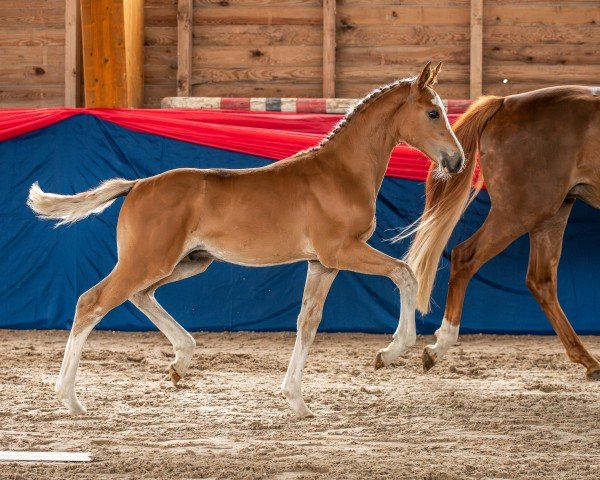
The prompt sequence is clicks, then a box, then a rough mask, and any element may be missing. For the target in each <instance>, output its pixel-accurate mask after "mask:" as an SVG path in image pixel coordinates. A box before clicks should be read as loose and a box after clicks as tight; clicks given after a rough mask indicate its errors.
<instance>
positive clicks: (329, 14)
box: [323, 0, 336, 98]
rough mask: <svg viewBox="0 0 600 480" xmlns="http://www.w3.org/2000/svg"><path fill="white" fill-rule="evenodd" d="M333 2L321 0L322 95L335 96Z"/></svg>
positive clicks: (334, 0)
mask: <svg viewBox="0 0 600 480" xmlns="http://www.w3.org/2000/svg"><path fill="white" fill-rule="evenodd" d="M335 2H336V0H323V97H324V98H335Z"/></svg>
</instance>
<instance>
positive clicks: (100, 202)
mask: <svg viewBox="0 0 600 480" xmlns="http://www.w3.org/2000/svg"><path fill="white" fill-rule="evenodd" d="M136 182H137V180H125V179H123V178H114V179H112V180H107V181H106V182H104V183H102V184H100V186H98V187H96V188H93V189H91V190H87V191H85V192H81V193H77V194H75V195H57V194H56V193H46V192H44V191H42V189H41V188H40V186H39V185H38V183H37V182H36V183H34V184H33V185H31V188H30V189H29V197H28V198H27V205H28V206H29V208H31V209H32V210H33V211H34V212H35V214H36V215H37V216H38V217H40V218H43V219H45V220H59V222H58V223H57V224H56V226H59V225H65V224H69V223H74V222H77V221H79V220H82V219H84V218H86V217H88V216H90V215H91V214H93V213H100V212H102V211H104V210H105V209H106V208H108V207H109V206H110V205H111V204H112V203H113V202H114V201H115V200H116V199H117V198H118V197H122V196H124V195H127V194H128V193H129V191H130V190H131V189H132V188H133V186H134V185H135V184H136Z"/></svg>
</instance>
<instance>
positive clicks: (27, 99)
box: [0, 84, 65, 108]
mask: <svg viewBox="0 0 600 480" xmlns="http://www.w3.org/2000/svg"><path fill="white" fill-rule="evenodd" d="M64 101H65V92H64V87H63V85H5V84H3V85H2V88H0V105H2V106H3V107H9V106H10V107H22V108H24V107H60V106H62V105H64Z"/></svg>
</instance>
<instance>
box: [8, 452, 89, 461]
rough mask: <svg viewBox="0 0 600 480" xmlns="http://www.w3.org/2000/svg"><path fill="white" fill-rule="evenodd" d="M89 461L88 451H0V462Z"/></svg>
mask: <svg viewBox="0 0 600 480" xmlns="http://www.w3.org/2000/svg"><path fill="white" fill-rule="evenodd" d="M2 461H4V462H91V461H92V454H91V453H90V452H30V451H29V452H28V451H13V452H10V451H0V462H2Z"/></svg>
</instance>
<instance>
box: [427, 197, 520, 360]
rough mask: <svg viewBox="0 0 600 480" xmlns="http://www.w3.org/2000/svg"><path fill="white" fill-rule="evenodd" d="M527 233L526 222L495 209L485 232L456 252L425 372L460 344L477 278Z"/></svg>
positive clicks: (453, 255)
mask: <svg viewBox="0 0 600 480" xmlns="http://www.w3.org/2000/svg"><path fill="white" fill-rule="evenodd" d="M526 231H527V227H526V226H525V225H524V224H523V223H522V222H518V223H517V222H514V221H513V219H512V217H511V216H510V215H505V214H503V213H501V212H499V211H498V210H495V209H494V208H492V210H491V211H490V213H489V215H488V217H487V218H486V220H485V222H484V224H483V225H482V226H481V228H480V229H479V230H478V231H477V232H476V233H475V234H474V235H473V236H472V237H471V238H469V239H468V240H466V241H464V242H463V243H461V244H460V245H458V246H457V247H455V248H454V249H453V250H452V255H451V264H450V282H449V285H448V297H447V299H446V310H445V312H444V319H443V321H442V325H441V327H440V328H439V329H438V330H437V331H436V332H435V335H436V338H437V339H436V342H435V344H434V345H428V346H427V347H425V350H424V351H423V368H424V369H425V370H429V369H430V368H431V367H433V366H434V365H435V364H436V362H437V361H439V360H440V359H441V358H442V357H443V356H444V355H445V353H446V352H447V351H448V349H450V347H452V346H453V345H454V344H455V343H456V341H457V340H458V330H459V328H460V317H461V315H462V308H463V303H464V300H465V292H466V290H467V285H468V284H469V281H470V280H471V278H472V277H473V275H475V273H476V272H477V270H479V268H481V266H482V265H483V264H484V263H486V262H487V261H488V260H490V259H492V258H493V257H495V256H496V255H497V254H499V253H500V252H501V251H502V250H504V249H505V248H506V247H507V246H508V245H509V244H510V243H511V242H513V241H514V240H515V239H517V238H518V237H520V236H521V235H522V234H524V233H525V232H526Z"/></svg>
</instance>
